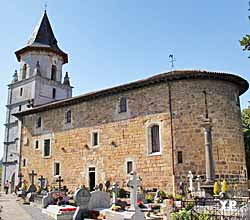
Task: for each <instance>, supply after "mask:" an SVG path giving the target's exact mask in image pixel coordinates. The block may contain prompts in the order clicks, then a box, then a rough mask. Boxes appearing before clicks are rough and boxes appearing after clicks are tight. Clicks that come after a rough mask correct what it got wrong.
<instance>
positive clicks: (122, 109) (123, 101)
mask: <svg viewBox="0 0 250 220" xmlns="http://www.w3.org/2000/svg"><path fill="white" fill-rule="evenodd" d="M119 112H120V113H122V112H127V99H126V98H125V97H122V98H121V99H120V111H119Z"/></svg>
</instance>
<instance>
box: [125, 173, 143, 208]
mask: <svg viewBox="0 0 250 220" xmlns="http://www.w3.org/2000/svg"><path fill="white" fill-rule="evenodd" d="M130 175H131V178H130V180H129V181H128V183H127V186H128V187H130V203H131V205H130V208H129V210H130V211H135V210H136V209H137V188H138V187H140V186H141V181H140V180H139V179H137V176H136V171H132V172H131V173H130Z"/></svg>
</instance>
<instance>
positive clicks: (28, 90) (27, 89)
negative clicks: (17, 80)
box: [12, 81, 35, 104]
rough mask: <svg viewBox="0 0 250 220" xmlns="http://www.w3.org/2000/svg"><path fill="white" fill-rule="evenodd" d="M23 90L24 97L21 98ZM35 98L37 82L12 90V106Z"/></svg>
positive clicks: (21, 85)
mask: <svg viewBox="0 0 250 220" xmlns="http://www.w3.org/2000/svg"><path fill="white" fill-rule="evenodd" d="M21 88H23V95H22V96H20V90H21ZM34 96H35V81H31V82H28V83H25V84H20V85H18V86H17V87H14V88H13V89H12V104H13V103H18V102H21V101H24V100H27V99H32V98H33V97H34Z"/></svg>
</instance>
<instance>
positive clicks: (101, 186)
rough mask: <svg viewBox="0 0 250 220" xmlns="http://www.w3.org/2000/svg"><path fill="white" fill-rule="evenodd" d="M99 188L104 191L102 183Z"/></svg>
mask: <svg viewBox="0 0 250 220" xmlns="http://www.w3.org/2000/svg"><path fill="white" fill-rule="evenodd" d="M98 187H99V190H100V191H103V184H102V183H100V184H99V186H98Z"/></svg>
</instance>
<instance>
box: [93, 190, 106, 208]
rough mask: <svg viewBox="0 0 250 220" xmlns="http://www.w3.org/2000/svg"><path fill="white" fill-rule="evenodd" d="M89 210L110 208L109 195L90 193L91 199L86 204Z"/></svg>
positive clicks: (96, 192) (97, 192) (99, 192)
mask: <svg viewBox="0 0 250 220" xmlns="http://www.w3.org/2000/svg"><path fill="white" fill-rule="evenodd" d="M88 208H89V209H96V208H97V209H99V208H101V209H106V208H110V194H109V193H107V192H101V191H95V192H91V198H90V200H89V204H88Z"/></svg>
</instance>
